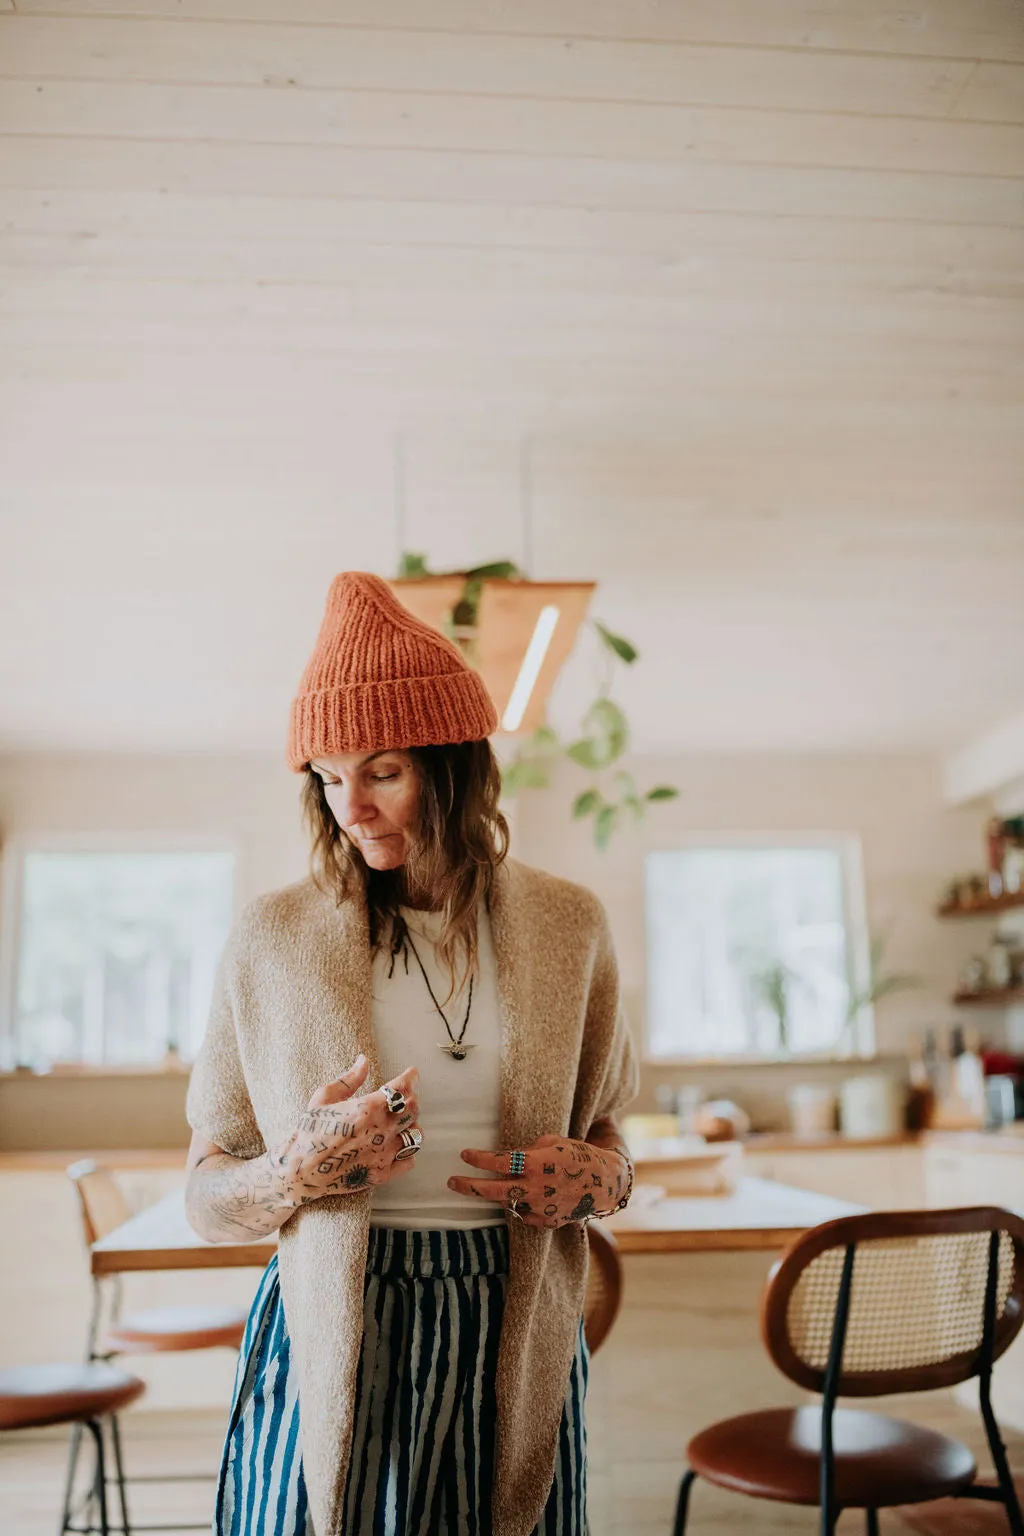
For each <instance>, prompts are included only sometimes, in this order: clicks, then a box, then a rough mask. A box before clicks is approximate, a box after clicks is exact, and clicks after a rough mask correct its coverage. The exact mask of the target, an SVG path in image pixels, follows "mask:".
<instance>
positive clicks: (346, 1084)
mask: <svg viewBox="0 0 1024 1536" xmlns="http://www.w3.org/2000/svg"><path fill="white" fill-rule="evenodd" d="M368 1070H369V1062H368V1061H367V1060H366V1057H365V1056H362V1055H359V1056H357V1057H356V1059H355V1061H354V1062H353V1063H352V1066H351V1067H350V1068H349V1069H348V1071H347V1072H346V1073H344V1074H343V1076H341V1077H339V1078H338V1080H337V1081H336V1082H333V1083H325V1084H324V1086H323V1087H322V1088H318V1089H317V1091H316V1093H314V1095H313V1097H312V1098H311V1099H310V1101H309V1104H308V1106H307V1108H306V1112H305V1114H304V1115H303V1116H302V1119H301V1120H300V1121H299V1124H298V1125H297V1127H296V1128H295V1130H294V1131H293V1132H292V1134H291V1136H289V1137H288V1139H287V1141H284V1142H282V1143H281V1144H280V1145H279V1146H278V1147H275V1149H274V1151H273V1153H272V1154H271V1162H272V1164H273V1165H274V1166H275V1168H276V1169H277V1170H278V1171H279V1173H281V1174H283V1175H284V1176H285V1177H286V1179H287V1181H288V1184H289V1185H290V1187H291V1189H292V1191H293V1193H294V1198H295V1203H296V1204H297V1205H299V1204H302V1205H304V1204H306V1202H307V1201H310V1200H318V1199H319V1198H320V1197H321V1195H347V1194H353V1193H355V1192H356V1191H357V1190H360V1189H369V1188H370V1187H371V1186H372V1185H375V1184H387V1183H388V1181H389V1180H390V1179H396V1178H399V1177H400V1176H401V1175H402V1174H403V1173H408V1172H409V1170H410V1169H411V1168H412V1164H413V1159H412V1158H411V1157H409V1158H402V1159H400V1160H399V1161H397V1162H396V1161H395V1154H396V1152H398V1150H399V1149H400V1147H401V1146H402V1140H401V1132H402V1131H409V1130H412V1129H413V1128H414V1127H415V1125H416V1118H417V1116H418V1114H419V1100H418V1098H417V1089H418V1087H419V1073H418V1072H417V1070H416V1068H415V1067H407V1068H406V1070H405V1071H404V1072H402V1073H400V1074H399V1076H398V1077H393V1078H392V1079H391V1081H390V1082H389V1083H387V1084H386V1085H385V1086H386V1087H389V1088H394V1089H396V1090H397V1091H398V1092H399V1093H400V1094H401V1095H402V1097H403V1098H404V1099H405V1109H404V1110H402V1112H401V1114H397V1115H396V1114H394V1113H393V1112H392V1111H391V1110H390V1109H388V1106H387V1100H386V1099H385V1097H384V1095H383V1093H382V1092H381V1090H380V1088H375V1089H374V1091H373V1092H372V1093H365V1094H362V1095H359V1092H358V1090H359V1089H360V1087H361V1086H362V1084H363V1083H364V1082H365V1081H366V1074H367V1072H368Z"/></svg>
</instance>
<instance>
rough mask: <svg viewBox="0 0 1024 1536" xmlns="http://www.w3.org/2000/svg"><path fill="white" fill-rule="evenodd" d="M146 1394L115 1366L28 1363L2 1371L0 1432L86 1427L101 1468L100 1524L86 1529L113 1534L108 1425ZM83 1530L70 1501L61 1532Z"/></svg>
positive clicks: (97, 1477)
mask: <svg viewBox="0 0 1024 1536" xmlns="http://www.w3.org/2000/svg"><path fill="white" fill-rule="evenodd" d="M145 1390H146V1388H145V1383H144V1382H141V1381H140V1380H139V1379H138V1377H137V1376H129V1375H127V1374H126V1373H125V1372H124V1371H119V1370H116V1369H115V1368H114V1367H113V1366H112V1365H101V1364H96V1363H92V1364H86V1365H25V1366H19V1367H18V1368H16V1369H15V1370H9V1371H0V1430H13V1429H40V1428H42V1427H43V1426H44V1425H50V1424H73V1425H75V1426H76V1427H77V1428H78V1430H79V1433H80V1432H81V1430H82V1429H83V1428H84V1429H87V1430H88V1431H89V1433H90V1434H91V1436H92V1439H93V1444H94V1446H95V1449H96V1468H95V1473H94V1476H93V1479H92V1485H91V1488H90V1494H89V1497H90V1502H91V1504H92V1508H94V1509H95V1511H96V1515H97V1518H98V1520H99V1525H98V1526H96V1525H94V1524H93V1519H92V1509H89V1510H88V1519H89V1525H88V1527H85V1528H84V1529H87V1530H94V1531H95V1530H98V1531H99V1532H100V1533H101V1536H108V1532H109V1531H110V1518H109V1514H108V1512H107V1472H106V1456H105V1454H104V1444H103V1421H104V1419H110V1421H111V1422H113V1416H114V1415H115V1414H116V1413H118V1412H120V1410H121V1409H122V1408H127V1406H128V1404H129V1403H133V1402H135V1400H136V1398H139V1397H141V1396H142V1394H143V1392H144V1391H145ZM80 1529H83V1528H82V1527H79V1526H72V1525H71V1521H70V1512H69V1510H68V1507H67V1501H66V1500H65V1506H64V1517H63V1520H62V1523H61V1532H62V1536H63V1533H66V1532H67V1531H69V1530H75V1531H78V1530H80Z"/></svg>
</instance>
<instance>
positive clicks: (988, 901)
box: [938, 891, 1024, 917]
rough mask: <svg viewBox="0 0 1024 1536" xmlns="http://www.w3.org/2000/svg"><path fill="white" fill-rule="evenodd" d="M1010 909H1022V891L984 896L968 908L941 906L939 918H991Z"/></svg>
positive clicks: (1023, 899)
mask: <svg viewBox="0 0 1024 1536" xmlns="http://www.w3.org/2000/svg"><path fill="white" fill-rule="evenodd" d="M1011 907H1024V891H1007V892H1006V893H1005V894H1004V895H1002V896H986V897H984V898H983V900H981V901H976V902H973V903H972V904H971V906H969V907H961V906H949V905H947V906H942V907H939V909H938V916H939V917H992V916H994V915H995V913H997V912H1009V910H1010V909H1011Z"/></svg>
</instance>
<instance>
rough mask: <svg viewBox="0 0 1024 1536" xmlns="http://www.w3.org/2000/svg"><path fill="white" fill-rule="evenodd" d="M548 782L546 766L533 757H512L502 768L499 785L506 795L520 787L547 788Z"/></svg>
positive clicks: (514, 792)
mask: <svg viewBox="0 0 1024 1536" xmlns="http://www.w3.org/2000/svg"><path fill="white" fill-rule="evenodd" d="M549 782H550V780H549V778H548V770H547V768H546V767H545V766H544V764H543V763H538V762H537V761H536V759H534V758H529V757H518V758H513V760H512V762H510V763H508V764H507V765H506V767H505V768H504V769H503V770H502V775H501V787H502V789H503V790H504V792H505V793H506V794H507V795H515V794H518V792H519V791H520V790H521V789H547V787H548V784H549Z"/></svg>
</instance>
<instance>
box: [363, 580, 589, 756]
mask: <svg viewBox="0 0 1024 1536" xmlns="http://www.w3.org/2000/svg"><path fill="white" fill-rule="evenodd" d="M464 584H465V583H464V578H463V577H461V576H457V575H456V576H452V575H446V576H422V577H421V576H409V577H401V578H396V579H395V580H393V581H389V582H388V585H389V586H390V587H391V589H392V591H393V592H394V594H395V596H396V597H397V598H398V601H399V602H400V603H402V604H403V605H404V606H405V607H406V608H408V609H409V611H410V613H414V614H415V615H416V617H417V618H418V619H422V620H423V622H424V623H425V624H430V625H432V626H433V627H434V629H439V630H441V632H442V633H446V632H447V630H446V626H447V625H448V622H449V618H450V615H451V612H452V609H453V608H454V606H455V604H456V603H457V602H458V601H459V598H460V597H461V596H462V590H463V586H464ZM594 587H595V583H594V582H592V581H485V582H484V583H483V585H482V587H481V591H480V603H479V607H478V609H477V629H476V633H475V635H474V636H473V638H472V640H471V643H470V646H469V649H468V651H467V656H468V659H469V660H471V661H472V662H473V664H474V665H475V666H476V668H477V669H478V671H479V673H480V675H481V677H482V678H483V680H484V683H485V684H486V686H487V691H488V693H489V694H490V695H491V698H492V699H493V700H494V706H495V708H496V709H497V711H498V718H499V720H502V721H504V717H505V715H506V712H507V711H508V707H509V703H510V701H511V699H512V694H513V691H514V689H515V686H516V681H517V679H518V678H519V674H520V670H521V669H522V666H523V662H524V660H525V659H526V653H527V651H528V650H529V648H530V641H531V640H532V639H533V635H534V631H535V630H536V629H537V625H538V620H539V619H540V618H541V614H542V613H543V612H544V610H545V609H546V608H555V609H557V610H558V619H557V622H556V623H555V625H554V628H553V630H551V632H550V638H549V640H548V644H547V647H546V649H545V651H544V657H543V661H542V662H541V664H540V670H539V671H538V673H537V676H536V679H535V681H534V684H533V687H532V689H531V690H530V693H529V699H528V702H527V703H526V707H525V710H524V712H523V714H522V718H521V719H520V720H519V721H518V723H517V724H515V725H508V724H503V725H502V726H501V727H500V728H501V729H504V730H508V731H509V732H510V733H511V734H515V735H519V734H527V735H528V734H529V733H530V732H532V731H534V730H536V729H537V727H538V726H539V725H542V724H543V723H544V717H545V710H546V706H547V701H548V696H549V694H550V693H551V690H552V688H553V687H554V685H555V679H556V678H557V676H558V674H559V672H560V671H561V670H562V668H563V666H564V665H565V663H566V661H568V659H569V655H570V653H571V651H572V648H573V646H574V645H575V643H576V636H577V634H578V633H579V629H580V625H581V624H582V623H583V620H584V619H585V618H586V613H587V608H588V607H589V605H590V598H591V595H592V593H593V591H594Z"/></svg>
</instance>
